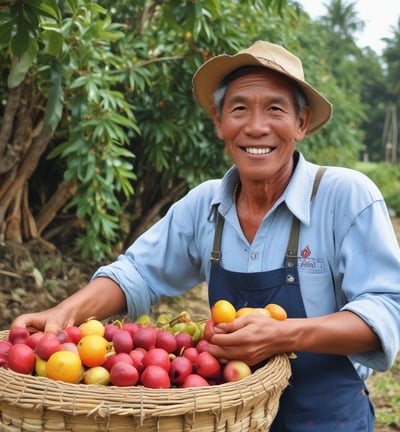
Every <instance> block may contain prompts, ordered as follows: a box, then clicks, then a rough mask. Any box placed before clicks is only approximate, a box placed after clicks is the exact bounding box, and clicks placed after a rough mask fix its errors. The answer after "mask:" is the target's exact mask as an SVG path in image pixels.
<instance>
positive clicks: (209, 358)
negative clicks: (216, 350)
mask: <svg viewBox="0 0 400 432" xmlns="http://www.w3.org/2000/svg"><path fill="white" fill-rule="evenodd" d="M195 370H196V372H197V373H198V374H199V375H201V376H202V377H203V378H215V377H217V376H218V375H219V374H220V373H221V364H220V363H219V361H218V360H217V359H216V358H215V357H214V356H213V355H211V354H210V353H209V352H208V351H203V352H201V353H199V355H198V356H197V360H196V363H195Z"/></svg>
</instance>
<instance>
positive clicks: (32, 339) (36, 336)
mask: <svg viewBox="0 0 400 432" xmlns="http://www.w3.org/2000/svg"><path fill="white" fill-rule="evenodd" d="M43 335H44V333H43V332H41V331H39V332H36V333H32V334H30V335H29V337H28V339H27V340H26V342H25V343H26V344H27V345H28V346H30V347H31V348H32V349H33V350H34V349H36V346H37V344H38V342H39V341H40V339H42V337H43Z"/></svg>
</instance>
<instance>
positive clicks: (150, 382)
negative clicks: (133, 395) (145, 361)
mask: <svg viewBox="0 0 400 432" xmlns="http://www.w3.org/2000/svg"><path fill="white" fill-rule="evenodd" d="M140 382H141V383H142V384H143V385H144V387H148V388H152V389H163V388H164V389H167V388H170V387H171V380H170V379H169V375H168V372H167V371H166V370H165V369H164V368H162V367H160V366H156V365H150V366H147V368H145V370H144V371H143V372H142V374H141V375H140Z"/></svg>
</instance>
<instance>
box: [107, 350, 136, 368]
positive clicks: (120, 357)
mask: <svg viewBox="0 0 400 432" xmlns="http://www.w3.org/2000/svg"><path fill="white" fill-rule="evenodd" d="M119 362H123V363H128V364H130V365H132V366H134V365H133V360H132V358H131V356H130V355H129V354H128V353H124V352H120V353H116V354H111V355H108V356H107V357H106V360H105V362H104V363H103V364H102V366H103V367H104V368H105V369H107V370H108V371H111V369H112V367H113V366H114V365H115V364H116V363H119Z"/></svg>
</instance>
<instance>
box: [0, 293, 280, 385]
mask: <svg viewBox="0 0 400 432" xmlns="http://www.w3.org/2000/svg"><path fill="white" fill-rule="evenodd" d="M269 309H270V310H269ZM247 313H262V314H265V315H267V316H270V317H272V318H275V319H285V318H286V314H285V311H284V310H283V309H282V308H280V307H279V306H278V305H267V306H266V307H265V308H260V309H252V308H246V309H240V310H238V311H236V310H235V308H234V307H233V306H232V304H230V303H229V302H228V301H225V300H220V301H219V302H217V303H216V304H215V305H214V306H213V308H212V309H211V318H210V319H208V320H203V321H200V322H195V321H193V320H192V319H191V317H190V315H189V314H188V313H187V312H185V311H184V312H181V313H180V314H179V316H177V317H175V318H173V319H171V318H170V317H169V316H167V315H165V314H161V315H159V316H158V318H157V320H156V321H155V322H153V321H152V320H151V319H150V317H149V316H148V315H143V316H141V317H140V318H139V319H138V320H137V321H136V322H120V321H115V322H113V323H107V324H103V323H102V322H101V321H99V320H96V319H89V320H88V321H86V322H84V323H83V324H81V325H80V326H70V327H67V328H65V329H64V330H63V331H62V332H60V333H59V334H57V335H54V334H49V333H48V334H45V333H42V332H36V333H31V334H30V333H29V332H28V330H27V329H25V328H22V327H13V328H11V329H10V332H9V335H8V339H7V340H1V341H0V367H4V368H9V369H11V370H13V371H15V372H18V373H22V374H31V375H37V376H43V377H47V378H50V379H53V380H59V381H63V382H67V383H84V384H97V385H114V386H133V385H137V384H139V385H143V386H144V387H148V388H157V389H161V388H172V387H182V388H186V387H198V386H208V385H213V384H221V383H224V382H232V381H237V380H238V379H242V378H244V377H246V376H248V375H250V374H251V373H252V372H251V369H250V368H249V366H248V365H247V364H246V363H244V362H242V361H239V360H230V361H228V362H227V363H224V364H222V363H221V362H219V361H218V360H217V359H216V358H215V357H213V356H212V355H211V354H210V353H209V352H208V349H207V348H208V342H207V338H206V337H205V333H207V332H209V333H210V332H211V333H212V332H213V330H212V329H213V325H215V323H220V322H231V321H233V320H234V319H235V318H237V317H240V316H242V315H244V314H247ZM206 336H207V335H206ZM208 337H209V336H208Z"/></svg>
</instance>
